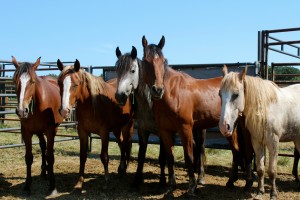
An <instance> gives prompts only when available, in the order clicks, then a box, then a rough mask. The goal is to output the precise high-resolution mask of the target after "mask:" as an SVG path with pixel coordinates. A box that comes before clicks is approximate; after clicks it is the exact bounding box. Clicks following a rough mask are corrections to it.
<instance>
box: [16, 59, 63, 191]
mask: <svg viewBox="0 0 300 200" xmlns="http://www.w3.org/2000/svg"><path fill="white" fill-rule="evenodd" d="M12 62H13V64H14V66H15V67H16V71H15V73H14V77H13V79H14V82H15V84H16V92H17V97H18V106H17V108H16V114H17V115H18V116H19V118H20V121H21V133H22V138H23V140H24V142H25V146H26V154H25V161H26V166H27V177H26V183H25V188H24V190H25V191H26V192H27V193H28V194H30V186H31V183H32V177H31V165H32V162H33V155H32V136H33V134H36V135H37V136H38V138H39V141H40V147H41V151H42V166H41V169H42V173H41V175H42V176H46V173H47V172H48V179H49V183H50V185H49V190H50V195H54V194H56V193H57V191H56V188H55V177H54V173H53V164H54V155H53V145H54V136H55V134H56V132H57V127H58V125H59V124H60V123H61V122H62V121H63V118H62V117H61V115H60V114H59V108H60V104H61V102H60V94H59V87H58V84H57V81H56V79H54V78H52V77H49V76H37V75H36V73H35V70H36V69H37V67H38V66H39V64H40V58H38V59H37V61H36V62H35V63H34V64H30V63H27V62H25V63H18V62H17V60H16V59H15V58H14V57H12ZM43 134H45V135H46V137H47V143H46V141H45V138H44V135H43ZM47 164H48V165H47Z"/></svg>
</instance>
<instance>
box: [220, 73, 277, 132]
mask: <svg viewBox="0 0 300 200" xmlns="http://www.w3.org/2000/svg"><path fill="white" fill-rule="evenodd" d="M238 81H240V77H239V74H238V73H234V72H230V73H229V74H228V75H226V76H225V77H224V78H223V80H222V83H221V85H222V86H221V88H226V89H228V90H236V86H237V82H238ZM243 83H244V94H245V108H244V112H243V114H244V115H245V118H246V126H247V127H249V128H250V129H251V130H252V131H251V132H253V134H255V132H256V133H257V134H261V135H262V136H263V135H264V134H265V132H266V129H267V124H266V123H267V118H268V107H269V105H270V104H271V103H276V102H277V94H276V91H277V90H278V89H279V87H278V86H277V85H276V84H275V83H273V82H271V81H269V80H263V79H262V78H260V77H253V76H245V79H244V81H243Z"/></svg>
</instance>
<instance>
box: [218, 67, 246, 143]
mask: <svg viewBox="0 0 300 200" xmlns="http://www.w3.org/2000/svg"><path fill="white" fill-rule="evenodd" d="M246 72H247V67H246V68H245V69H244V70H243V71H242V72H241V73H237V72H230V73H228V70H227V67H226V66H224V68H223V75H224V77H223V80H222V82H221V87H220V92H219V95H220V97H221V100H222V111H221V116H220V121H219V128H220V131H221V133H222V134H223V135H224V136H226V137H229V136H231V135H232V131H233V128H234V123H235V121H236V120H237V118H238V117H239V115H240V113H242V112H243V111H244V108H245V95H244V83H243V82H244V79H245V76H246Z"/></svg>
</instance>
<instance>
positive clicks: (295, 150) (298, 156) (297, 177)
mask: <svg viewBox="0 0 300 200" xmlns="http://www.w3.org/2000/svg"><path fill="white" fill-rule="evenodd" d="M299 158H300V154H299V151H298V150H297V148H296V147H295V149H294V164H293V171H292V173H293V175H294V176H295V180H296V182H299V173H298V162H299Z"/></svg>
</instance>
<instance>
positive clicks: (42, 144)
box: [37, 133, 47, 178]
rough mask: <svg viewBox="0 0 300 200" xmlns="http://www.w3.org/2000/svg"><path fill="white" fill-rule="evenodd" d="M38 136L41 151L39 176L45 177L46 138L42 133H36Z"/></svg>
mask: <svg viewBox="0 0 300 200" xmlns="http://www.w3.org/2000/svg"><path fill="white" fill-rule="evenodd" d="M37 136H38V138H39V141H40V142H39V144H40V148H41V152H42V165H41V176H42V177H43V178H46V176H47V163H46V140H45V137H44V134H43V133H38V134H37Z"/></svg>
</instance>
